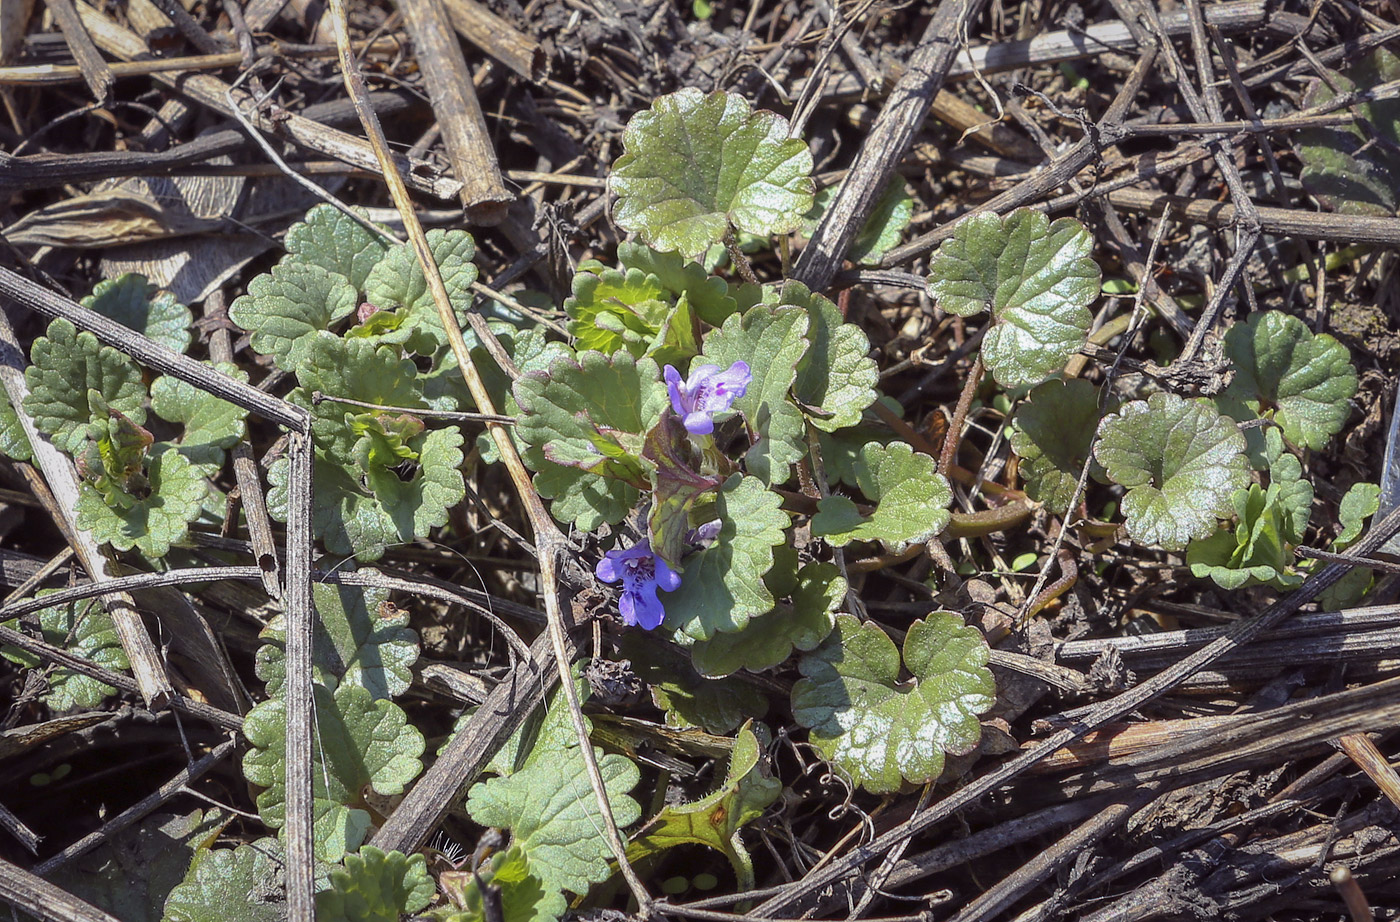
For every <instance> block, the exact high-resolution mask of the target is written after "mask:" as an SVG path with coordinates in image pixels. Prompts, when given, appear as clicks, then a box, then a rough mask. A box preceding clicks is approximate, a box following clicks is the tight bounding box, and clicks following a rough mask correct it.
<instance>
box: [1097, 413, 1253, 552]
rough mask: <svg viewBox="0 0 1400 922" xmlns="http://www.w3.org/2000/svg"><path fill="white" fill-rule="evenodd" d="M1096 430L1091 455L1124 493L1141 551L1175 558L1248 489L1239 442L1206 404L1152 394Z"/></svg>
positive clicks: (1130, 530)
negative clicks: (1148, 548)
mask: <svg viewBox="0 0 1400 922" xmlns="http://www.w3.org/2000/svg"><path fill="white" fill-rule="evenodd" d="M1100 431H1101V433H1102V434H1101V436H1100V438H1099V443H1098V446H1097V447H1096V448H1095V449H1094V455H1095V457H1097V458H1098V459H1099V463H1100V464H1102V465H1103V466H1104V469H1105V471H1107V473H1108V476H1109V478H1110V479H1112V480H1113V481H1114V482H1115V483H1118V484H1121V485H1122V486H1124V487H1127V488H1128V492H1127V495H1125V496H1124V497H1123V513H1124V514H1125V515H1126V516H1127V526H1128V534H1130V535H1132V537H1133V539H1134V540H1136V541H1139V542H1141V543H1143V544H1155V545H1158V546H1160V547H1163V548H1165V549H1167V550H1169V551H1175V550H1181V549H1182V548H1183V547H1185V546H1186V544H1187V542H1189V541H1191V540H1192V539H1194V538H1204V537H1206V536H1207V535H1209V534H1210V533H1211V532H1212V531H1214V530H1215V520H1216V519H1217V518H1224V517H1227V516H1229V515H1230V512H1231V505H1230V498H1231V496H1232V495H1233V494H1234V492H1235V491H1236V490H1241V489H1244V488H1245V487H1247V486H1248V485H1249V462H1248V460H1247V459H1246V458H1245V456H1244V448H1245V441H1244V436H1243V435H1241V434H1240V431H1239V429H1238V428H1237V427H1236V426H1235V424H1234V423H1233V422H1232V421H1231V420H1230V419H1229V418H1228V417H1224V416H1221V415H1220V414H1219V413H1217V412H1216V411H1215V409H1214V407H1211V406H1209V405H1207V404H1205V403H1200V402H1196V401H1190V400H1184V399H1182V398H1180V397H1178V396H1176V395H1175V394H1164V393H1158V394H1153V395H1152V396H1151V397H1149V398H1148V399H1147V400H1134V401H1132V402H1131V403H1127V404H1124V405H1123V406H1122V408H1121V409H1119V411H1118V412H1117V413H1116V414H1114V415H1112V416H1109V417H1108V418H1107V419H1106V420H1105V421H1104V423H1103V426H1102V428H1101V430H1100Z"/></svg>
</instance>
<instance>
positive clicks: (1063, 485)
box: [1011, 378, 1118, 515]
mask: <svg viewBox="0 0 1400 922" xmlns="http://www.w3.org/2000/svg"><path fill="white" fill-rule="evenodd" d="M1099 397H1100V392H1099V389H1098V388H1097V387H1095V386H1094V385H1092V384H1090V383H1089V382H1088V381H1084V380H1082V379H1080V378H1073V379H1071V380H1068V381H1060V380H1054V381H1046V382H1044V383H1042V384H1039V385H1037V386H1036V387H1035V388H1034V389H1032V390H1031V392H1030V394H1029V395H1028V396H1027V400H1026V403H1024V404H1022V406H1021V408H1020V409H1019V410H1017V411H1016V416H1015V418H1014V419H1013V420H1012V423H1011V425H1012V431H1011V447H1012V448H1013V449H1014V450H1015V451H1016V454H1018V455H1020V456H1021V476H1022V477H1023V478H1024V479H1025V481H1026V495H1027V496H1029V497H1030V498H1031V499H1033V500H1036V501H1037V502H1041V503H1044V504H1045V508H1047V509H1049V510H1050V511H1051V512H1053V513H1055V514H1056V515H1063V514H1064V513H1065V512H1067V511H1068V510H1069V504H1070V500H1072V499H1073V498H1074V493H1075V490H1076V489H1078V487H1079V476H1080V474H1081V473H1082V472H1083V470H1084V464H1085V462H1086V461H1090V459H1091V458H1092V456H1093V451H1092V449H1093V443H1094V435H1095V434H1096V433H1097V432H1098V427H1099V419H1100V416H1099ZM1117 405H1118V401H1117V400H1116V399H1114V398H1112V397H1110V398H1109V403H1108V410H1109V411H1110V412H1111V411H1112V410H1113V409H1115V408H1116V407H1117ZM1096 468H1097V464H1094V463H1093V462H1091V467H1090V473H1095V469H1096ZM1097 473H1098V474H1100V475H1102V470H1098V471H1097Z"/></svg>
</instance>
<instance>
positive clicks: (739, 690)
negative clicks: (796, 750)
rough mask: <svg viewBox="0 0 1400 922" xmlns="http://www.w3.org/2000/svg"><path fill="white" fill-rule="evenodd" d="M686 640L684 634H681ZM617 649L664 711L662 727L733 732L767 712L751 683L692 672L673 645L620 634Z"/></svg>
mask: <svg viewBox="0 0 1400 922" xmlns="http://www.w3.org/2000/svg"><path fill="white" fill-rule="evenodd" d="M685 639H688V638H685ZM619 653H620V655H621V656H623V657H625V658H626V659H627V660H629V661H630V662H631V663H632V670H633V672H634V673H636V676H637V678H639V679H641V680H642V681H643V682H645V683H647V685H648V686H649V687H650V688H651V700H652V703H653V704H655V705H656V706H657V707H658V708H660V709H661V710H662V711H664V712H665V714H666V726H668V727H675V728H678V729H686V728H690V727H699V728H701V729H702V730H704V731H705V732H706V733H715V734H726V733H733V732H734V731H735V730H736V729H738V728H739V727H740V726H741V725H742V724H743V723H744V722H745V721H748V720H758V719H760V718H761V717H763V716H764V715H765V714H767V713H768V699H767V698H766V697H764V695H763V694H762V692H761V691H760V690H759V689H758V688H757V687H756V686H755V685H753V684H752V683H750V682H745V681H743V680H742V679H737V678H725V679H709V678H706V677H704V676H702V675H700V674H699V673H698V672H696V671H695V667H694V666H693V665H692V663H691V662H690V657H688V656H686V655H685V653H684V652H683V651H682V650H681V649H679V648H678V647H677V646H676V645H675V644H669V643H667V644H662V643H658V642H655V641H651V640H650V638H648V637H647V636H645V635H642V634H640V633H638V632H631V633H628V634H625V635H623V638H622V643H621V645H620V649H619Z"/></svg>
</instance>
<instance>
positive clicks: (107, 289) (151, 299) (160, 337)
mask: <svg viewBox="0 0 1400 922" xmlns="http://www.w3.org/2000/svg"><path fill="white" fill-rule="evenodd" d="M82 305H83V307H87V308H91V309H92V310H95V311H97V312H98V313H99V314H101V315H102V316H104V317H109V318H111V319H112V320H115V321H116V322H117V323H120V324H121V325H122V326H124V327H126V328H127V329H130V330H135V331H136V332H137V333H140V334H142V335H143V336H145V337H147V338H149V339H152V340H154V341H155V342H158V343H160V344H161V345H162V346H169V347H170V348H171V349H174V350H175V351H176V352H184V351H185V350H186V349H188V348H189V347H190V341H191V336H190V323H191V322H193V320H194V317H193V315H192V314H190V309H189V308H188V307H186V306H185V305H183V304H181V303H180V302H179V301H177V300H176V299H175V295H174V294H172V293H171V292H168V291H161V290H160V289H158V288H157V287H156V286H155V285H152V284H151V283H150V282H149V280H147V278H146V277H145V276H144V275H137V274H136V273H134V272H129V273H127V274H125V275H122V276H118V277H117V278H114V279H107V280H105V281H101V282H98V283H97V285H96V286H95V287H94V288H93V289H92V294H90V295H88V296H87V297H86V298H83V300H82Z"/></svg>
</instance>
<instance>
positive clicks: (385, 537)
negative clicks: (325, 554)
mask: <svg viewBox="0 0 1400 922" xmlns="http://www.w3.org/2000/svg"><path fill="white" fill-rule="evenodd" d="M411 444H412V445H413V446H414V451H415V453H416V454H417V461H416V462H415V463H414V470H413V471H412V474H411V476H409V479H408V480H404V479H402V477H401V476H400V475H401V474H402V473H406V472H404V471H402V470H401V469H397V468H390V467H387V466H385V465H383V464H376V465H372V466H370V468H369V469H364V468H363V467H357V468H356V469H355V470H356V472H357V473H359V474H360V475H361V476H362V477H363V479H356V478H355V477H353V476H351V473H350V471H349V470H347V469H346V466H345V465H344V464H341V463H337V462H336V461H335V460H333V459H329V458H327V457H326V456H325V455H323V454H322V453H321V452H320V451H318V452H316V457H315V461H314V477H315V482H316V505H315V508H314V509H313V513H312V528H313V530H314V531H315V533H316V535H317V536H318V537H320V538H321V539H322V540H323V541H324V542H325V545H326V550H328V551H330V552H331V553H333V554H354V555H355V556H356V557H357V558H359V559H360V560H362V561H366V562H368V561H373V560H378V559H379V558H380V557H382V556H384V552H385V551H386V550H387V549H388V548H390V547H392V546H394V545H397V544H403V543H406V542H409V541H413V540H415V539H417V538H426V537H427V536H428V534H429V533H430V532H431V531H432V530H433V529H434V528H440V527H441V526H443V525H446V524H447V514H448V510H449V509H451V508H452V507H453V506H455V505H457V504H458V503H460V502H461V501H462V500H463V499H464V498H466V484H465V482H464V481H463V479H462V472H461V470H459V468H460V467H461V466H462V463H463V461H464V458H465V456H464V455H463V454H462V433H461V431H460V430H457V429H434V430H430V431H427V432H426V433H424V434H423V435H421V436H419V437H418V438H416V439H414V440H412V443H411ZM289 476H290V466H289V464H288V461H287V459H285V458H282V459H279V460H278V461H277V462H276V463H274V464H273V465H272V467H271V468H269V469H268V472H267V480H268V485H269V489H268V494H267V508H268V512H269V513H270V514H271V515H272V517H273V518H274V519H276V520H277V521H279V522H284V521H286V515H287V489H288V478H289Z"/></svg>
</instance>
